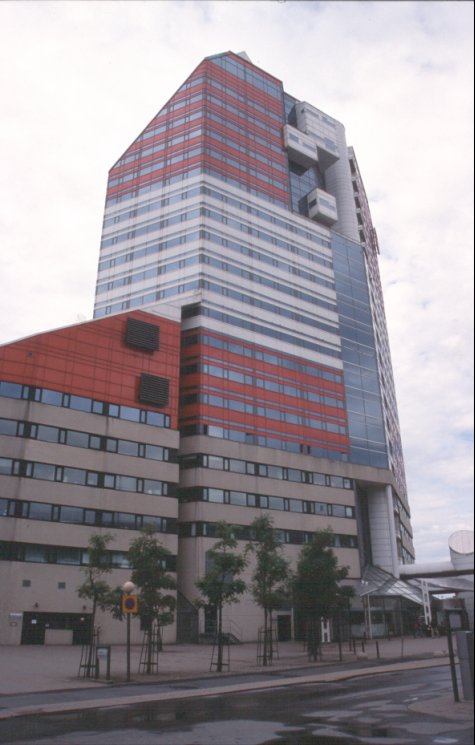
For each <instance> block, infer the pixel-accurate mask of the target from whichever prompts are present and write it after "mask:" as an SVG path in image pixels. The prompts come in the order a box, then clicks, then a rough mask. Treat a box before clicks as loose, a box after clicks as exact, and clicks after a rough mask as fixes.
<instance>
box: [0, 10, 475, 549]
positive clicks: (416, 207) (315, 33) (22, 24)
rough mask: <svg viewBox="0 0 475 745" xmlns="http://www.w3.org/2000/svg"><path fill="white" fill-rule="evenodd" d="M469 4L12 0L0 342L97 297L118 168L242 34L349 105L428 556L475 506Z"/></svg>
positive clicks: (257, 55) (306, 85)
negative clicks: (211, 59) (201, 68)
mask: <svg viewBox="0 0 475 745" xmlns="http://www.w3.org/2000/svg"><path fill="white" fill-rule="evenodd" d="M472 29H473V5H472V3H468V2H457V3H453V2H426V3H420V2H399V3H393V2H342V3H335V2H298V1H294V2H178V1H175V2H135V1H134V2H120V3H110V2H94V3H85V2H82V1H81V0H79V1H78V2H68V3H63V2H36V1H30V2H22V0H15V1H8V0H7V2H3V3H0V96H1V100H2V108H3V116H2V121H1V123H0V162H1V169H0V172H1V182H0V183H1V190H2V199H1V201H0V236H1V241H2V292H1V295H0V341H1V342H7V341H10V340H13V339H15V338H18V337H21V336H24V335H28V334H33V333H37V332H40V331H43V330H46V329H49V328H54V327H56V326H61V325H65V324H68V323H72V322H75V321H76V320H77V318H78V315H80V314H81V315H83V316H86V317H90V316H91V314H92V307H93V297H94V284H95V272H96V264H97V257H98V247H99V239H100V228H101V220H102V210H103V204H104V196H105V187H106V178H107V171H108V169H109V168H110V167H111V166H112V165H113V163H114V162H115V161H116V160H117V159H118V158H119V157H120V155H121V154H122V152H123V151H124V150H125V148H126V147H127V146H128V145H129V144H130V142H131V141H132V140H133V139H134V138H135V137H136V136H137V135H138V134H139V132H140V131H141V129H143V127H144V126H145V125H146V124H147V122H148V121H149V120H150V119H151V118H152V117H153V116H154V114H155V113H156V112H157V111H158V110H159V109H160V108H161V106H162V105H163V104H164V103H165V102H166V100H167V99H168V98H169V97H170V96H171V95H172V94H173V93H174V91H175V90H176V88H177V87H178V86H179V85H181V83H182V82H183V80H184V79H185V78H186V77H187V76H188V75H189V74H190V73H191V72H192V70H193V69H194V68H195V67H196V65H197V64H198V63H199V62H200V61H201V59H202V58H203V57H205V56H208V55H210V54H215V53H218V52H222V51H225V50H227V49H231V50H233V51H237V52H239V51H242V50H245V51H246V52H247V53H248V54H249V56H250V58H251V60H252V61H253V62H254V63H255V64H257V65H259V66H261V67H262V68H264V69H265V70H267V71H269V72H271V73H272V74H274V75H275V76H276V77H278V78H280V79H281V80H282V81H283V83H284V88H285V90H286V91H288V92H289V93H291V94H292V95H295V96H297V97H299V98H300V99H302V100H308V101H309V102H311V103H312V104H315V105H317V106H318V107H319V108H321V109H322V110H324V111H327V112H328V113H329V114H331V115H333V116H335V117H336V118H338V119H340V120H341V121H342V122H344V124H345V126H346V130H347V138H348V141H349V143H350V144H352V145H353V146H354V147H355V150H356V155H357V158H358V162H359V164H360V168H361V170H362V173H363V178H364V180H365V184H366V188H367V191H368V196H369V199H370V203H371V208H372V213H373V218H374V222H375V225H376V228H377V230H378V235H379V239H380V245H381V259H380V265H381V275H382V281H383V286H384V292H385V304H386V312H387V318H388V328H389V334H390V341H391V348H392V357H393V364H394V370H395V378H396V388H397V394H398V401H399V410H400V419H401V427H402V435H403V446H404V451H405V458H406V469H407V475H408V486H409V496H410V502H411V505H412V511H413V523H414V527H415V540H416V549H417V558H418V559H419V560H421V561H423V560H429V559H431V558H441V559H445V558H447V557H448V549H447V538H448V536H449V534H450V533H451V532H453V531H454V530H457V529H460V528H467V527H469V526H470V525H471V523H472V520H473V515H472V512H471V504H472V498H471V497H472V483H473V481H472V479H473V476H472V444H471V433H472V432H473V424H472V410H473V403H472V402H473V399H472V389H473V365H472V359H473V357H472V349H473V347H472V338H473V320H472V318H473V316H472V306H473V283H472V276H473V250H472V237H473V221H472V214H473V189H472V183H473V145H472V132H473V94H472V91H473V62H472V59H473V31H472Z"/></svg>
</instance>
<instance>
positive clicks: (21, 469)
mask: <svg viewBox="0 0 475 745" xmlns="http://www.w3.org/2000/svg"><path fill="white" fill-rule="evenodd" d="M0 475H3V476H20V477H24V478H29V479H40V480H41V481H57V482H60V483H62V484H74V485H75V486H91V487H96V488H98V489H114V490H115V491H130V492H138V493H140V494H155V495H157V496H163V497H174V496H175V492H176V484H174V483H169V482H167V481H157V480H155V479H142V478H137V477H136V476H124V475H122V474H115V473H103V472H102V471H88V470H86V469H85V468H70V467H69V466H57V465H55V464H54V463H39V462H37V461H27V460H16V459H14V458H0Z"/></svg>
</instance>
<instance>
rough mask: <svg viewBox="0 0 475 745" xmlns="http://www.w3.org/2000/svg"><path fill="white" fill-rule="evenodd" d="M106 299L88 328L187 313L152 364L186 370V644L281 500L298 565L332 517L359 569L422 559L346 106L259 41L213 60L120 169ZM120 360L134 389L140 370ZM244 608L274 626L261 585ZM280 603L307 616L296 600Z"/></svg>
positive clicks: (175, 430) (285, 626)
mask: <svg viewBox="0 0 475 745" xmlns="http://www.w3.org/2000/svg"><path fill="white" fill-rule="evenodd" d="M138 309H141V310H138ZM94 313H95V318H96V320H95V321H94V322H93V323H91V324H85V325H84V324H83V325H81V326H78V327H75V330H71V332H70V333H72V334H73V335H74V334H78V333H79V331H78V330H79V329H81V328H86V327H87V326H90V327H91V329H95V328H97V329H101V328H103V329H109V328H110V327H109V324H112V325H113V324H114V323H116V322H117V323H118V321H116V320H115V319H126V318H127V317H128V314H132V317H135V316H136V315H137V313H138V314H139V316H140V317H142V316H143V314H144V313H145V314H146V315H147V316H148V315H152V316H153V317H155V318H157V319H158V323H159V324H160V326H161V325H162V324H164V328H169V327H170V329H173V332H170V333H171V335H172V336H173V339H174V343H173V345H172V346H171V347H170V349H169V351H168V352H167V353H166V354H162V351H160V353H159V354H155V353H153V354H152V355H151V356H147V354H148V353H137V354H138V356H137V358H136V362H135V364H137V365H138V366H139V367H140V366H141V365H142V364H144V361H146V362H147V363H148V364H149V365H152V367H153V369H155V367H154V366H155V365H158V368H157V370H158V369H161V370H162V372H160V371H159V372H156V373H155V372H151V373H150V374H152V375H155V374H157V375H158V376H163V377H165V378H167V379H169V380H170V399H169V404H168V409H167V415H168V416H170V427H169V429H167V431H166V432H165V430H164V431H163V433H162V434H163V436H164V437H165V439H166V437H168V438H170V440H171V441H173V442H174V445H173V448H174V449H175V450H176V451H177V460H178V462H179V466H178V465H176V464H174V465H171V464H170V463H169V464H167V469H172V470H174V474H175V475H174V483H175V484H176V485H177V487H176V496H175V497H174V505H175V509H176V515H175V517H176V519H177V523H176V530H177V533H176V534H175V536H174V537H173V539H172V538H171V536H167V539H168V540H175V541H176V545H177V549H176V555H177V577H178V586H179V606H178V607H179V610H178V622H177V638H178V640H179V641H185V640H192V639H195V638H197V636H198V634H199V633H200V632H204V631H206V630H208V627H209V626H210V624H211V621H210V618H207V617H205V616H203V615H200V616H199V618H198V617H197V616H196V611H194V606H193V602H194V600H195V599H196V596H197V592H196V588H195V582H196V580H197V579H198V578H199V577H201V576H202V575H203V573H204V572H205V567H206V552H207V550H208V549H209V548H210V547H211V546H212V545H213V542H214V539H213V536H214V528H215V525H216V522H217V521H219V520H226V521H227V522H230V523H233V524H234V525H236V530H237V534H238V535H239V537H240V538H241V540H242V541H243V543H242V544H241V545H242V547H243V546H244V542H245V541H246V540H247V537H248V534H249V525H250V524H251V523H252V521H253V519H254V518H255V517H256V516H257V515H259V514H262V513H263V512H266V513H267V511H269V512H268V514H271V516H272V518H273V521H274V525H275V528H276V530H278V531H279V532H280V535H281V538H282V541H283V542H284V544H285V551H286V553H287V555H288V557H289V559H290V560H291V561H292V562H293V563H295V561H296V559H297V557H298V553H299V551H300V548H301V546H302V544H304V543H305V542H307V541H308V540H309V539H310V536H311V534H312V532H314V531H315V530H317V529H320V528H326V527H331V528H332V529H333V531H334V534H335V551H336V553H337V555H338V557H339V560H340V562H341V563H342V564H344V565H347V566H348V567H349V568H350V581H351V582H353V583H354V584H355V585H357V584H358V582H359V580H360V578H361V576H362V572H363V570H364V567H365V566H367V565H371V564H375V565H377V566H379V567H381V568H382V569H384V570H385V571H388V572H391V573H393V574H396V575H397V573H398V565H399V563H404V562H411V561H413V556H414V550H413V546H412V538H411V528H410V517H409V514H410V513H409V506H408V503H407V496H406V487H405V479H404V465H403V460H402V449H401V443H400V435H399V426H398V422H397V408H396V403H395V395H394V386H393V382H392V373H391V362H390V357H389V346H388V343H387V332H386V324H385V320H384V307H383V302H382V293H381V286H380V280H379V272H378V265H377V240H376V237H375V231H374V228H373V226H372V223H371V216H370V213H369V208H368V204H367V200H366V197H365V195H364V187H363V185H362V180H361V177H360V175H359V170H358V167H357V164H356V160H355V157H354V153H353V151H352V149H351V148H348V147H347V145H346V139H345V130H344V127H343V126H342V125H341V123H339V122H337V121H336V120H335V119H333V118H332V117H331V116H328V115H326V114H324V113H323V112H321V111H320V110H318V109H316V108H315V107H314V106H311V105H310V104H308V103H307V102H301V101H299V100H298V99H296V98H294V97H292V96H290V95H289V94H287V93H286V92H285V91H284V89H283V86H282V83H281V82H280V81H279V80H277V79H276V78H274V77H273V76H272V75H270V74H269V73H267V72H265V71H263V70H260V69H259V68H257V67H256V66H254V65H253V64H252V63H251V62H250V61H249V59H248V58H247V56H246V55H245V54H241V55H236V54H233V53H231V52H228V53H226V54H222V55H216V56H214V57H210V58H207V59H205V60H204V61H203V62H202V63H200V65H198V67H197V68H196V69H195V70H194V72H193V73H192V74H191V75H190V77H189V78H188V79H187V80H186V81H185V83H184V84H183V85H182V86H181V87H180V88H179V90H178V91H177V92H176V94H175V95H174V96H173V97H172V98H171V99H170V101H169V102H168V103H167V104H166V106H164V107H163V108H162V109H161V110H160V111H159V112H158V114H157V115H156V116H155V117H154V118H153V120H152V121H151V122H150V123H149V124H148V125H147V127H146V128H145V129H144V130H143V132H142V133H141V134H140V135H139V137H138V138H137V139H136V140H135V141H134V142H133V143H132V144H131V145H130V147H129V148H128V149H127V150H126V151H125V153H124V154H123V155H122V157H121V158H120V159H119V160H118V161H117V163H116V164H115V165H114V167H113V168H112V169H111V171H110V174H109V182H108V188H107V198H106V208H105V215H104V226H103V235H102V243H101V252H100V258H99V266H98V278H97V287H96V303H95V311H94ZM140 314H142V315H140ZM167 314H168V317H167ZM170 314H171V315H172V316H173V319H170V318H169V316H170ZM162 316H164V318H163V319H162ZM122 322H123V321H122ZM52 333H53V336H54V335H55V334H57V333H58V332H52ZM62 333H66V332H62ZM91 333H95V332H91ZM161 333H162V332H161ZM45 336H48V335H45ZM38 338H40V337H38ZM41 338H42V337H41ZM178 340H179V343H178ZM18 344H20V343H18ZM9 346H12V347H13V346H15V345H9ZM86 346H87V345H86ZM81 349H83V350H86V347H81ZM135 352H137V350H135ZM144 354H145V356H144ZM127 359H128V358H127ZM126 361H127V360H125V362H126ZM102 363H103V364H104V366H105V368H107V369H108V370H109V372H108V373H106V371H105V370H104V371H103V375H104V381H103V385H104V387H105V388H104V390H106V391H107V393H108V396H109V399H108V400H111V401H114V402H115V403H118V404H119V403H121V401H122V399H120V396H119V393H120V392H121V395H122V394H123V395H125V396H128V395H129V394H130V395H132V390H131V389H130V388H128V387H127V383H126V382H124V379H123V376H124V375H125V376H126V369H127V368H126V367H124V366H123V364H122V363H121V362H120V360H119V357H117V358H116V357H114V359H113V360H112V359H111V360H110V364H111V365H112V367H111V368H110V369H109V358H108V357H107V358H105V359H104V358H103V359H102ZM98 364H99V363H98ZM130 364H132V363H131V362H130ZM160 365H164V366H165V367H164V368H163V369H162V368H160ZM167 365H168V368H167ZM78 369H79V364H78ZM17 374H18V371H15V372H14V373H11V376H10V378H7V379H8V380H16V375H17ZM134 374H135V375H136V374H137V372H136V373H134ZM132 377H133V376H132ZM131 379H132V378H131ZM20 382H23V380H21V381H20ZM25 382H26V383H29V381H25ZM65 385H66V383H65ZM68 385H69V384H68ZM111 386H113V387H111ZM132 387H133V386H132ZM112 391H113V392H114V395H116V396H119V398H118V399H117V401H115V399H114V398H113V397H112ZM91 395H92V392H91ZM94 395H95V394H94ZM104 395H105V393H104ZM128 400H129V405H132V404H130V401H131V399H128ZM124 404H125V401H124ZM91 416H92V414H91ZM120 426H122V421H121V422H120ZM127 426H128V425H127ZM137 426H138V425H137ZM145 426H146V425H145ZM142 465H143V464H142ZM147 467H148V464H147ZM155 467H156V468H158V465H157V464H155ZM160 468H162V466H161V465H160ZM172 481H173V479H172V480H171V481H170V483H171V482H172ZM134 499H135V497H134ZM172 501H173V500H169V501H167V499H165V504H167V505H168V504H171V502H172ZM84 534H85V531H84ZM120 535H121V540H122V538H124V536H125V533H121V534H120ZM126 537H127V538H128V537H129V534H127V536H126ZM249 571H250V570H249ZM231 613H232V621H233V624H234V626H235V628H234V631H235V632H237V633H238V634H239V635H240V636H241V638H243V639H255V638H256V637H257V631H258V628H259V626H260V624H261V611H260V610H259V609H258V608H256V606H255V605H254V604H253V602H252V600H251V598H250V597H249V596H246V597H245V598H244V599H243V601H242V602H241V603H239V605H237V606H233V607H232V609H231V611H230V613H229V618H228V621H229V623H231ZM276 620H277V622H278V624H280V628H281V631H282V634H283V635H284V636H285V634H287V633H292V634H295V633H297V634H298V633H299V632H298V625H299V621H298V618H297V617H295V616H294V614H293V612H292V609H291V608H288V609H285V610H282V612H280V613H279V614H278V617H277V619H276Z"/></svg>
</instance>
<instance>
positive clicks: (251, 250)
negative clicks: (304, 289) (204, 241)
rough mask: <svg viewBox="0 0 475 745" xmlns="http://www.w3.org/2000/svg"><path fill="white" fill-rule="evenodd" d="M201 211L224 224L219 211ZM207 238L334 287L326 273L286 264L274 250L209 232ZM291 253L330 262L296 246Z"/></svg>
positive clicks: (278, 267)
mask: <svg viewBox="0 0 475 745" xmlns="http://www.w3.org/2000/svg"><path fill="white" fill-rule="evenodd" d="M203 213H204V214H205V213H209V214H208V216H209V217H211V218H213V219H215V218H214V216H215V215H217V216H218V219H219V222H221V223H224V224H226V219H227V218H226V217H225V216H224V215H220V213H219V212H214V210H213V211H212V210H208V209H204V210H203ZM240 225H244V223H240ZM208 240H209V241H211V243H216V244H217V245H219V246H223V247H224V248H229V249H231V251H235V252H236V253H239V254H242V255H244V256H248V257H249V258H250V259H254V261H259V262H262V263H263V264H268V265H269V266H271V267H272V268H273V269H282V270H283V271H285V272H289V273H290V274H295V275H296V276H297V277H301V278H302V279H306V280H308V281H309V282H314V283H315V284H319V285H322V287H328V288H329V289H330V290H334V289H335V283H334V282H333V280H329V279H327V278H326V275H316V274H312V273H310V272H309V271H306V270H305V269H302V268H301V267H297V266H295V264H288V263H287V262H285V261H282V260H281V259H278V258H277V257H276V254H275V251H273V252H271V253H269V254H266V253H262V252H261V251H259V250H257V248H256V247H255V245H253V246H245V245H243V244H242V243H237V242H236V241H232V240H230V239H229V237H223V236H219V235H217V234H216V235H215V234H214V233H210V235H209V237H208ZM278 241H280V238H276V242H278ZM293 253H296V254H299V255H301V256H303V255H304V253H305V254H308V256H304V258H306V259H309V261H311V262H313V263H314V264H320V265H321V266H328V264H329V263H330V262H328V261H327V260H326V259H322V258H321V257H320V256H319V255H318V254H311V253H309V252H308V251H304V250H303V249H300V248H298V250H296V251H294V252H293ZM309 257H311V258H309ZM329 268H330V267H329ZM314 271H315V270H314Z"/></svg>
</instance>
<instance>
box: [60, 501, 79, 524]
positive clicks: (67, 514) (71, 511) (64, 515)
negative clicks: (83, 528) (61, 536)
mask: <svg viewBox="0 0 475 745" xmlns="http://www.w3.org/2000/svg"><path fill="white" fill-rule="evenodd" d="M60 515H61V517H60V522H62V523H76V524H79V525H82V523H83V522H84V510H83V509H82V508H81V507H65V506H62V507H61V512H60Z"/></svg>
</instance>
